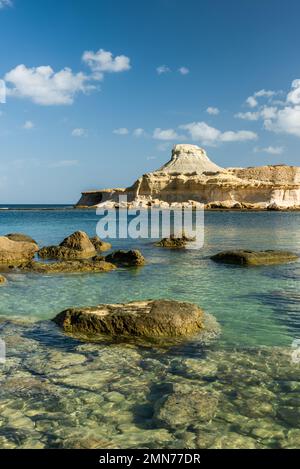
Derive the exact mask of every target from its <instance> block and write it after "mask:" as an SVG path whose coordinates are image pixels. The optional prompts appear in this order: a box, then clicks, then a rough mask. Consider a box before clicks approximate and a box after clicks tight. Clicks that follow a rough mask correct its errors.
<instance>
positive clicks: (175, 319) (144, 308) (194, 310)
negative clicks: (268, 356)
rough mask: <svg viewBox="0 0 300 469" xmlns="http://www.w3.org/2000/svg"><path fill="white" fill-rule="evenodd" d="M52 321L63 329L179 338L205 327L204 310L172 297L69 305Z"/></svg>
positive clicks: (117, 334) (115, 334)
mask: <svg viewBox="0 0 300 469" xmlns="http://www.w3.org/2000/svg"><path fill="white" fill-rule="evenodd" d="M53 321H54V322H55V323H56V324H58V325H59V326H60V327H62V328H63V329H64V330H65V331H66V332H84V333H88V334H90V333H92V334H96V333H101V334H108V335H112V336H140V337H180V336H188V335H191V334H196V333H197V332H201V331H205V329H206V326H205V315H204V312H203V311H202V310H201V309H200V308H199V307H198V306H197V305H195V304H193V303H187V302H180V301H171V300H146V301H135V302H131V303H120V304H100V305H98V306H90V307H86V308H70V309H66V310H65V311H62V312H61V313H59V314H58V315H57V316H56V317H55V318H54V319H53Z"/></svg>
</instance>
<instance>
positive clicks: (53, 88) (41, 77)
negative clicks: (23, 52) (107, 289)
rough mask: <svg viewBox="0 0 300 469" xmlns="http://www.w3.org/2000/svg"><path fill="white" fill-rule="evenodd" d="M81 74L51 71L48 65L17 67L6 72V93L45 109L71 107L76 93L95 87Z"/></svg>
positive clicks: (68, 70)
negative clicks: (54, 106)
mask: <svg viewBox="0 0 300 469" xmlns="http://www.w3.org/2000/svg"><path fill="white" fill-rule="evenodd" d="M88 80H89V77H87V76H86V75H84V74H83V73H81V72H79V73H73V72H72V70H71V69H70V68H64V69H62V70H60V71H59V72H56V73H55V72H54V70H53V69H52V68H51V67H50V66H41V67H32V68H27V67H26V66H25V65H18V66H17V67H16V68H14V69H13V70H11V71H10V72H8V73H6V75H5V81H6V82H7V83H9V84H10V85H11V86H10V87H7V94H8V95H10V96H15V97H18V98H28V99H31V100H32V101H33V102H34V103H36V104H42V105H44V106H50V105H59V104H72V103H73V101H74V97H75V95H76V94H77V93H79V92H83V93H86V92H88V91H89V90H91V89H94V86H92V85H89V84H88V83H87V82H88Z"/></svg>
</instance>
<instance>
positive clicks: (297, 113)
mask: <svg viewBox="0 0 300 469" xmlns="http://www.w3.org/2000/svg"><path fill="white" fill-rule="evenodd" d="M264 126H265V129H267V130H271V131H272V132H280V133H286V134H290V135H296V136H297V137H300V106H294V107H291V106H286V107H285V108H283V109H280V110H279V111H278V112H277V114H276V117H275V118H273V119H266V120H265V122H264Z"/></svg>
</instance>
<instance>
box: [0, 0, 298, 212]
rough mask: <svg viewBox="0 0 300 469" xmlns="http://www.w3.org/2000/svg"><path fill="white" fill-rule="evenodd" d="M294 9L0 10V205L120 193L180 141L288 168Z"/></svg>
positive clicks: (19, 1) (106, 5) (293, 115)
mask: <svg viewBox="0 0 300 469" xmlns="http://www.w3.org/2000/svg"><path fill="white" fill-rule="evenodd" d="M299 18H300V2H299V0H285V1H284V2H283V1H282V0H243V1H241V0H226V1H225V0H151V1H143V2H141V1H140V0H126V1H124V0H39V1H37V0H0V57H1V59H0V80H1V81H0V144H1V146H0V204H16V203H20V204H21V203H29V204H30V203H41V204H43V203H49V204H51V203H53V204H54V203H75V202H76V201H77V200H78V199H79V196H80V192H81V191H84V190H93V189H101V188H109V187H126V186H128V185H131V184H132V183H133V182H134V181H135V180H136V179H137V178H138V177H139V176H140V175H142V174H144V173H147V172H149V171H152V170H154V169H156V168H158V167H160V166H161V165H162V164H164V163H165V162H166V161H167V160H168V159H169V158H170V154H171V149H172V146H173V145H174V144H176V143H192V144H195V145H199V146H201V147H203V148H205V150H206V151H207V153H208V155H209V157H210V158H211V159H212V160H213V161H214V162H215V163H217V164H218V165H220V166H223V167H232V166H239V167H241V166H242V167H245V166H255V165H264V164H278V163H285V164H291V165H299V166H300V151H299V144H300V54H299V46H300V28H299Z"/></svg>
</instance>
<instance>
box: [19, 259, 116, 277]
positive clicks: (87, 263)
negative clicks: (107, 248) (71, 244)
mask: <svg viewBox="0 0 300 469" xmlns="http://www.w3.org/2000/svg"><path fill="white" fill-rule="evenodd" d="M18 267H19V269H20V270H22V271H25V272H36V273H40V274H56V273H71V274H72V273H88V272H95V273H96V272H109V271H110V270H114V269H115V268H116V266H115V265H114V264H111V263H110V262H106V261H105V260H104V259H103V257H101V256H96V257H94V258H92V259H81V260H65V261H64V260H62V261H59V262H49V263H46V262H37V261H31V262H28V263H25V264H21V265H19V266H18Z"/></svg>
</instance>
